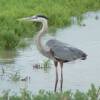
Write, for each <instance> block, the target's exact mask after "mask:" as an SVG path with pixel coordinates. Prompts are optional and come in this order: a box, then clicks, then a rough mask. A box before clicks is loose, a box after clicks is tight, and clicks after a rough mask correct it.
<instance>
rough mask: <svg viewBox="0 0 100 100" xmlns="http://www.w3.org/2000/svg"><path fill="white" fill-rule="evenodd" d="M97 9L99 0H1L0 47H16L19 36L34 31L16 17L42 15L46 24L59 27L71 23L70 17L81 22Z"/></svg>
mask: <svg viewBox="0 0 100 100" xmlns="http://www.w3.org/2000/svg"><path fill="white" fill-rule="evenodd" d="M48 5H49V6H48ZM99 9H100V0H53V1H51V0H41V1H40V0H39V1H38V0H30V1H28V0H27V1H24V0H9V1H7V0H0V49H15V48H16V47H17V46H18V44H19V43H20V41H21V39H23V38H25V37H32V36H33V35H34V34H35V33H36V27H35V25H33V24H32V23H27V22H25V23H24V24H23V23H20V22H18V21H17V19H18V18H21V17H25V16H32V15H34V14H44V15H46V16H48V18H49V25H50V26H53V27H57V28H58V27H63V26H67V25H71V17H73V16H76V18H77V20H78V23H80V21H81V20H82V14H83V13H86V12H88V11H97V10H99ZM51 11H52V12H51ZM36 25H38V24H36ZM22 46H24V44H23V45H22Z"/></svg>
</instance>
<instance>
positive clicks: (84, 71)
mask: <svg viewBox="0 0 100 100" xmlns="http://www.w3.org/2000/svg"><path fill="white" fill-rule="evenodd" d="M96 16H99V18H100V13H90V14H87V15H86V16H85V17H86V19H84V20H83V22H82V24H85V25H84V26H78V25H76V24H74V25H72V26H71V27H68V28H63V29H58V30H57V32H56V35H55V36H54V37H53V38H56V39H58V40H61V41H63V42H65V43H69V44H71V45H73V46H76V47H78V48H80V49H82V50H83V51H84V52H86V53H87V54H88V59H87V60H85V61H76V62H73V63H68V64H67V63H66V64H64V68H63V70H64V72H63V76H64V83H63V90H66V89H72V90H73V91H74V90H76V89H79V90H86V89H87V88H89V86H90V84H91V83H94V84H95V85H96V86H100V19H97V20H96V19H95V17H96ZM50 38H51V36H48V35H47V36H46V37H44V40H45V41H46V40H48V39H50ZM30 42H31V45H30V46H28V47H27V48H25V49H23V50H22V49H20V50H17V52H13V51H8V52H4V51H3V52H2V51H1V52H0V74H2V68H3V69H5V72H6V73H14V72H15V71H20V75H21V77H22V78H24V77H26V76H30V78H31V79H30V81H27V82H21V81H20V82H17V83H14V82H12V81H9V80H8V79H7V78H6V76H3V77H2V78H1V79H0V91H2V90H7V89H11V90H12V91H15V92H18V91H19V90H20V88H24V87H27V88H28V89H29V90H31V91H33V92H34V93H35V92H37V91H38V90H40V89H45V90H51V91H53V89H54V82H55V69H54V66H53V65H52V66H51V68H50V69H49V70H48V71H43V70H36V69H35V70H33V67H32V66H33V64H36V63H41V62H42V61H43V60H44V59H46V58H45V57H44V56H42V55H41V54H40V53H39V52H38V50H37V48H36V46H35V44H34V43H33V41H32V40H30Z"/></svg>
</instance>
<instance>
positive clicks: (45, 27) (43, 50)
mask: <svg viewBox="0 0 100 100" xmlns="http://www.w3.org/2000/svg"><path fill="white" fill-rule="evenodd" d="M47 30H48V23H47V21H46V20H45V21H44V22H43V23H42V29H41V30H40V31H39V32H38V34H37V39H36V45H37V48H38V49H39V51H40V52H41V53H42V54H45V53H46V52H47V49H46V47H45V46H44V45H43V44H42V36H43V35H44V34H45V33H46V32H47Z"/></svg>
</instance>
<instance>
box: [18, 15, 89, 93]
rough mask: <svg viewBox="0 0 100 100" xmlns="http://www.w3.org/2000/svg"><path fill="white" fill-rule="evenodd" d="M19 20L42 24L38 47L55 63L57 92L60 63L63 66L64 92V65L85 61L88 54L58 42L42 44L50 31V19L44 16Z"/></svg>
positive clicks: (37, 42)
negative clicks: (44, 36)
mask: <svg viewBox="0 0 100 100" xmlns="http://www.w3.org/2000/svg"><path fill="white" fill-rule="evenodd" d="M19 20H27V21H33V22H41V23H42V29H41V30H40V31H39V32H38V34H37V37H36V45H37V48H38V50H39V51H40V52H41V53H42V54H43V55H44V56H46V57H48V58H50V59H52V60H53V61H54V65H55V71H56V81H55V89H54V91H55V92H56V89H57V83H58V69H57V66H58V63H59V64H60V66H61V84H60V90H61V91H62V84H63V63H65V62H71V61H74V60H77V59H81V60H85V59H86V57H87V54H86V53H84V52H83V51H82V50H80V49H77V48H75V47H72V46H70V45H69V44H66V43H62V42H60V41H58V40H55V39H51V40H49V41H48V42H47V43H46V45H43V44H42V36H43V35H44V34H45V33H46V32H47V30H48V18H47V17H46V16H43V15H35V16H31V17H26V18H21V19H19Z"/></svg>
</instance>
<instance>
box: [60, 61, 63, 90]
mask: <svg viewBox="0 0 100 100" xmlns="http://www.w3.org/2000/svg"><path fill="white" fill-rule="evenodd" d="M60 66H61V83H60V90H61V92H62V86H63V62H62V61H61V62H60Z"/></svg>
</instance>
